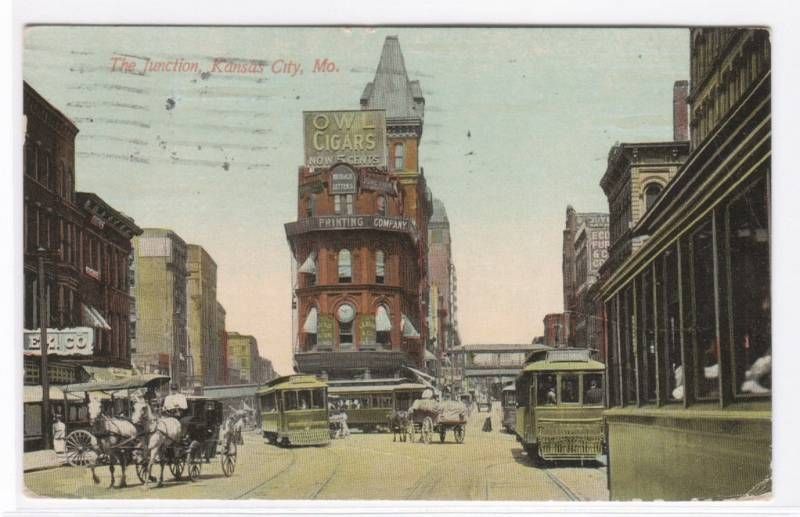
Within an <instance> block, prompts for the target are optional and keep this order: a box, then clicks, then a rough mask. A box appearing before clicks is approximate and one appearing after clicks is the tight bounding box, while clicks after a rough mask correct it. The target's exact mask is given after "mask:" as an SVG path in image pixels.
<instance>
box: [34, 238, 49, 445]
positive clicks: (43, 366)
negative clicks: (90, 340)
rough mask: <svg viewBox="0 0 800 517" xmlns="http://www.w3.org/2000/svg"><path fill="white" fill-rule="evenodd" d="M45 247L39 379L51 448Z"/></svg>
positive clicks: (44, 434)
mask: <svg viewBox="0 0 800 517" xmlns="http://www.w3.org/2000/svg"><path fill="white" fill-rule="evenodd" d="M46 253H47V252H46V250H45V249H44V248H39V249H38V250H37V261H38V266H39V271H38V284H39V285H38V287H39V297H38V298H39V299H38V305H39V341H40V348H41V351H42V356H41V363H40V364H39V379H40V380H41V383H42V441H43V442H44V448H45V449H49V448H50V378H49V376H48V372H47V352H48V344H47V324H48V319H49V317H48V312H49V311H48V306H47V305H48V304H47V300H46V297H47V295H46V290H45V281H46V279H45V271H44V259H45V255H46Z"/></svg>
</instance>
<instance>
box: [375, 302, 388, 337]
mask: <svg viewBox="0 0 800 517" xmlns="http://www.w3.org/2000/svg"><path fill="white" fill-rule="evenodd" d="M390 330H392V320H391V319H390V318H389V314H388V313H387V312H386V307H384V306H383V305H379V306H378V310H376V311H375V331H376V332H389V331H390Z"/></svg>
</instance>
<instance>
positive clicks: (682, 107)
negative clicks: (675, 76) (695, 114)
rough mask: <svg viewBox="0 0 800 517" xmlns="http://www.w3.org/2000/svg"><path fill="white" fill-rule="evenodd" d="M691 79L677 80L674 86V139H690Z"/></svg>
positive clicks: (679, 140) (677, 140)
mask: <svg viewBox="0 0 800 517" xmlns="http://www.w3.org/2000/svg"><path fill="white" fill-rule="evenodd" d="M688 96H689V81H675V85H674V86H673V87H672V139H673V140H674V141H676V142H683V141H686V140H689V105H688V103H687V100H686V99H687V97H688Z"/></svg>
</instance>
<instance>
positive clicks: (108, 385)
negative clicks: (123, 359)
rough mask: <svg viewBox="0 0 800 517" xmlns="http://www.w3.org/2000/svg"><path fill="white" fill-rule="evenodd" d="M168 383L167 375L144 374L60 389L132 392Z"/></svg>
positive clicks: (70, 390) (69, 385) (83, 383)
mask: <svg viewBox="0 0 800 517" xmlns="http://www.w3.org/2000/svg"><path fill="white" fill-rule="evenodd" d="M168 381H169V377H168V376H167V375H158V374H155V373H144V374H141V375H133V376H131V377H126V378H123V379H118V380H113V381H104V382H82V383H79V384H68V385H66V386H62V387H61V389H62V390H63V391H67V392H75V391H117V390H134V389H138V388H147V387H149V386H153V387H157V386H158V385H160V384H163V383H166V382H168Z"/></svg>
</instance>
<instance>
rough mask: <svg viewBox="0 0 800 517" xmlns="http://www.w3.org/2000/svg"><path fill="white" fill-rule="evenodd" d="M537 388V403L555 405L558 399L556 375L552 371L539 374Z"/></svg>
mask: <svg viewBox="0 0 800 517" xmlns="http://www.w3.org/2000/svg"><path fill="white" fill-rule="evenodd" d="M537 380H538V382H537V389H536V403H537V404H538V405H540V406H555V405H556V404H557V403H558V401H557V399H556V376H555V375H554V374H550V373H541V374H539V377H538V379H537Z"/></svg>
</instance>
